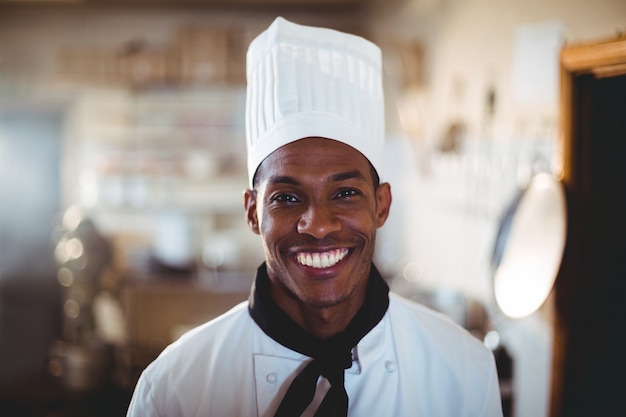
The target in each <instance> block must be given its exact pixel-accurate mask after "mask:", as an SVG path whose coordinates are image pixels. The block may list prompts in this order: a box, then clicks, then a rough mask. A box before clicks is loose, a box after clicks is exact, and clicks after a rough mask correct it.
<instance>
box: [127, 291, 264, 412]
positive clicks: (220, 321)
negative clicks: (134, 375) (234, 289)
mask: <svg viewBox="0 0 626 417" xmlns="http://www.w3.org/2000/svg"><path fill="white" fill-rule="evenodd" d="M253 323H254V322H253V321H252V318H251V317H250V314H249V313H248V303H247V302H243V303H241V304H238V305H237V306H235V307H233V308H232V309H231V310H229V311H228V312H226V313H224V314H223V315H221V316H219V317H217V318H215V319H213V320H211V321H209V322H207V323H205V324H202V325H200V326H198V327H196V328H194V329H192V330H190V331H189V332H187V333H185V334H184V335H183V336H181V337H180V338H179V339H178V340H177V341H175V342H174V343H172V344H171V345H169V346H168V347H167V348H166V349H165V350H163V352H162V353H161V354H160V355H159V357H158V358H156V359H155V360H154V361H153V362H152V363H151V364H150V365H149V366H148V367H147V368H146V369H145V370H144V371H143V373H142V374H141V377H140V378H139V381H138V383H137V385H136V387H135V391H134V393H133V398H132V400H131V404H130V407H129V413H128V415H129V416H146V415H150V416H174V415H175V416H192V415H197V410H211V411H210V412H209V414H211V415H225V414H224V413H223V410H222V408H220V407H234V406H235V405H234V404H240V405H241V399H239V398H235V396H233V395H232V389H230V391H228V389H229V388H228V384H225V383H224V379H225V378H227V376H233V375H251V373H252V371H251V369H252V362H251V359H248V360H245V358H250V357H251V355H250V354H249V352H250V351H251V345H252V342H251V339H252V336H251V335H252V334H253V333H254V332H253V330H252V326H253V325H254V324H253ZM248 385H249V384H248ZM248 385H244V386H242V387H240V388H241V391H242V392H244V391H245V389H248V391H250V388H249V386H248ZM248 391H245V392H248ZM229 392H231V393H229ZM245 404H246V406H248V407H252V405H250V404H249V403H245Z"/></svg>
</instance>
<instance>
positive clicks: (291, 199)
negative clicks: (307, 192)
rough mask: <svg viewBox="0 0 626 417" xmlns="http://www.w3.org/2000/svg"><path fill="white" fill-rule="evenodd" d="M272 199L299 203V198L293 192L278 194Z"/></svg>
mask: <svg viewBox="0 0 626 417" xmlns="http://www.w3.org/2000/svg"><path fill="white" fill-rule="evenodd" d="M272 201H278V202H280V203H297V202H298V199H297V198H296V197H295V196H293V195H291V194H276V195H275V196H274V197H272Z"/></svg>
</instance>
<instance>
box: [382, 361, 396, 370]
mask: <svg viewBox="0 0 626 417" xmlns="http://www.w3.org/2000/svg"><path fill="white" fill-rule="evenodd" d="M385 369H386V370H387V372H389V373H391V372H395V371H396V369H398V364H397V363H395V362H393V361H386V362H385Z"/></svg>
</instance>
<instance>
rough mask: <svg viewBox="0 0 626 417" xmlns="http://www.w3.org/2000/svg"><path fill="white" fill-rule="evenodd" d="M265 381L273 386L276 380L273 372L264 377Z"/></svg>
mask: <svg viewBox="0 0 626 417" xmlns="http://www.w3.org/2000/svg"><path fill="white" fill-rule="evenodd" d="M265 380H266V381H267V382H269V383H270V384H275V383H276V381H277V380H278V377H277V376H276V374H275V373H274V372H272V373H269V374H267V375H266V376H265Z"/></svg>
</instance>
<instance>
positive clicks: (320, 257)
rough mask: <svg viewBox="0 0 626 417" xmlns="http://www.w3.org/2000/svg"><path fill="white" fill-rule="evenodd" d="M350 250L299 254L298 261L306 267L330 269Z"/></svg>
mask: <svg viewBox="0 0 626 417" xmlns="http://www.w3.org/2000/svg"><path fill="white" fill-rule="evenodd" d="M348 252H349V251H348V249H346V248H343V249H335V250H331V251H328V252H299V253H298V254H297V255H296V259H297V260H298V262H300V264H302V265H304V266H310V267H312V268H330V267H331V266H334V265H336V264H337V263H339V261H341V260H342V259H343V258H345V257H346V255H347V254H348Z"/></svg>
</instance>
